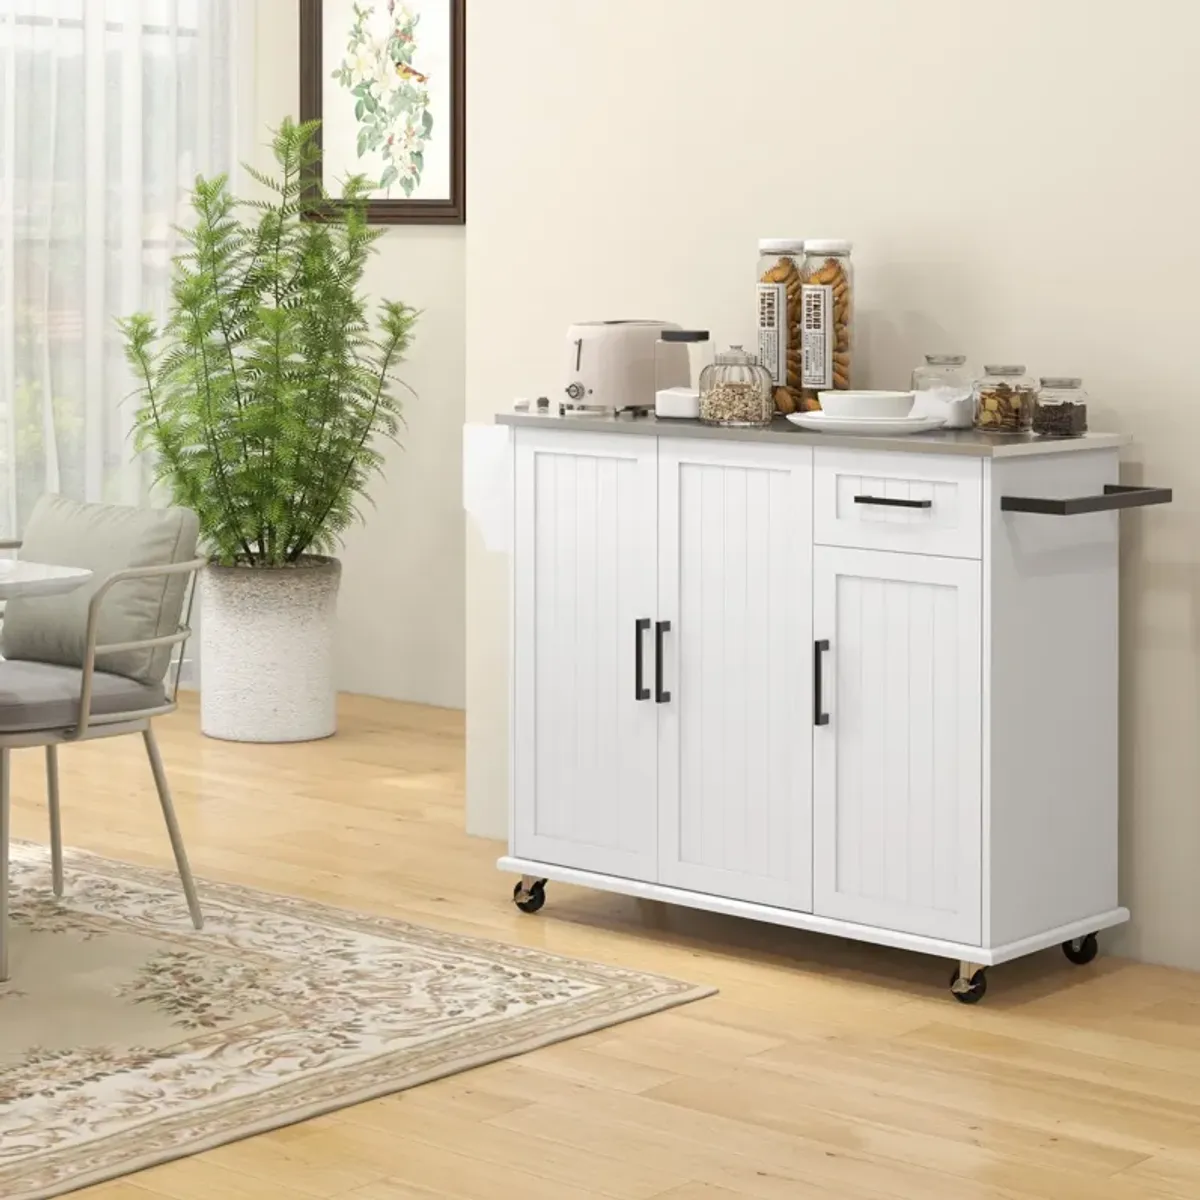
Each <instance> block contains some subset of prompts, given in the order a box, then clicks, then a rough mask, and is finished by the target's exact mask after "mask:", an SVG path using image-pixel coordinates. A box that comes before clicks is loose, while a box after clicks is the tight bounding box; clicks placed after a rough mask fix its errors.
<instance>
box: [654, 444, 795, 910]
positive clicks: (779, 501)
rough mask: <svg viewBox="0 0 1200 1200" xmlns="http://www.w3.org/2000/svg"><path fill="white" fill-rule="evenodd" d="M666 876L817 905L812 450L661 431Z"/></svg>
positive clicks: (689, 884) (662, 866) (662, 873)
mask: <svg viewBox="0 0 1200 1200" xmlns="http://www.w3.org/2000/svg"><path fill="white" fill-rule="evenodd" d="M658 505H659V507H658V519H659V612H660V615H661V617H662V618H663V619H665V620H668V621H670V624H671V628H670V632H669V633H667V634H666V636H665V638H664V670H665V689H666V690H667V691H669V692H670V696H671V698H670V700H669V701H668V702H665V703H662V704H659V705H658V710H659V792H658V795H659V814H660V817H659V877H660V879H661V881H662V882H663V883H666V884H671V885H673V886H676V887H681V888H687V889H689V890H692V891H697V892H705V893H708V894H712V895H718V896H729V897H734V898H736V899H741V900H750V901H757V902H759V903H762V904H773V905H778V906H780V907H784V908H790V909H795V910H799V911H811V908H812V810H811V805H810V801H811V788H812V757H811V755H812V632H811V603H812V600H811V598H812V567H811V563H812V454H811V451H810V450H808V449H807V448H806V447H801V446H789V447H786V448H785V447H777V446H759V445H750V444H740V443H738V442H734V441H729V442H706V441H702V440H698V439H686V440H685V439H669V438H664V439H662V441H661V442H660V443H659V492H658Z"/></svg>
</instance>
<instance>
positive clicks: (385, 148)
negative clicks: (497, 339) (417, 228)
mask: <svg viewBox="0 0 1200 1200" xmlns="http://www.w3.org/2000/svg"><path fill="white" fill-rule="evenodd" d="M466 17H467V14H466V0H300V119H301V120H302V121H309V120H314V119H315V120H319V121H320V122H321V133H320V137H321V146H322V157H323V166H322V170H323V173H324V177H325V184H326V186H327V187H328V188H329V190H330V191H331V192H336V191H337V180H339V179H344V178H345V177H346V176H348V175H365V176H366V177H367V179H368V180H369V181H370V182H371V183H373V184H375V186H374V188H373V189H372V191H371V194H370V203H369V216H370V219H371V220H372V221H380V222H390V223H394V224H409V223H413V224H416V223H434V222H436V223H442V224H447V225H461V224H462V223H463V222H464V221H465V220H466V176H467V170H466V167H467V161H466V160H467V150H466V91H467V87H466V37H467V34H466Z"/></svg>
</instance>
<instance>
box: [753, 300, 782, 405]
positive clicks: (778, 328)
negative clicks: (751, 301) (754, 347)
mask: <svg viewBox="0 0 1200 1200" xmlns="http://www.w3.org/2000/svg"><path fill="white" fill-rule="evenodd" d="M787 341H788V339H787V286H786V284H782V283H760V284H759V285H758V361H759V362H760V363H762V365H763V366H764V367H766V368H767V370H768V371H770V372H771V382H772V383H773V384H774V385H775V386H776V387H782V386H783V385H784V384H785V383H787Z"/></svg>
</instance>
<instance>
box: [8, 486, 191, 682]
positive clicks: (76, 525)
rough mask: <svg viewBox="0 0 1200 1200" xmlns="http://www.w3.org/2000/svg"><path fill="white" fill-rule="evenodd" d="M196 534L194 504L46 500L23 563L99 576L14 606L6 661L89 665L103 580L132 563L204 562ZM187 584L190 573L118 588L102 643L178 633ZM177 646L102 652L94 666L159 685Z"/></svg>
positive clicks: (36, 514) (32, 524)
mask: <svg viewBox="0 0 1200 1200" xmlns="http://www.w3.org/2000/svg"><path fill="white" fill-rule="evenodd" d="M198 531H199V523H198V521H197V519H196V514H195V513H194V512H191V511H190V510H189V509H186V508H126V507H124V506H122V505H116V504H81V503H79V502H78V501H76V500H68V499H66V498H65V497H63V496H43V497H42V498H41V499H40V500H39V501H38V502H37V505H36V506H35V508H34V510H33V515H32V516H31V517H30V519H29V527H28V529H27V530H26V531H25V540H24V544H23V545H22V547H21V557H22V558H27V559H30V560H31V561H33V562H43V563H53V564H54V565H56V566H61V567H86V568H87V569H89V570H91V571H93V572H94V578H92V579H90V580H89V581H88V582H87V583H86V584H85V585H84V586H83V587H81V588H76V589H75V591H73V592H66V593H65V594H63V595H61V596H38V597H28V598H26V599H23V600H21V599H17V600H10V601H9V602H8V606H7V609H6V610H5V614H4V626H3V630H2V631H0V654H2V655H3V656H4V657H5V658H6V659H25V660H29V661H33V662H43V663H58V664H59V665H61V666H64V667H81V666H83V655H84V649H85V646H86V641H87V639H86V628H87V608H88V601H89V600H90V599H91V598H92V594H93V593H94V592H95V590H96V589H97V588H98V587H99V586H100V584H101V583H103V582H104V580H105V579H106V578H107V577H108V576H109V575H111V574H112V573H113V572H114V571H120V570H122V569H124V568H125V567H149V566H167V565H169V564H171V563H178V562H187V561H188V560H189V559H192V558H194V557H195V556H196V538H197V536H198ZM187 580H188V577H187V576H186V575H175V576H170V577H165V578H164V577H156V578H151V579H131V580H127V581H125V582H123V583H118V584H116V585H115V586H114V587H113V588H112V589H111V590H110V591H109V592H108V593H107V594H106V595H105V597H104V600H103V601H102V603H101V607H100V624H99V628H98V631H97V639H96V642H97V645H104V644H105V643H106V642H108V643H115V642H136V641H141V640H143V639H144V638H151V637H161V636H162V635H163V634H168V633H174V632H175V630H176V628H178V625H179V615H180V612H181V610H182V608H183V598H184V594H185V592H186V590H187ZM171 649H172V648H171V647H170V646H162V647H159V648H156V649H151V650H128V651H125V652H124V653H120V654H98V655H97V656H96V666H97V668H98V669H102V670H104V671H108V672H110V673H112V674H114V675H125V676H128V677H129V678H130V679H136V680H139V681H140V682H142V683H150V684H154V683H160V682H161V681H162V679H163V677H164V676H165V675H166V673H167V668H168V666H170V662H171Z"/></svg>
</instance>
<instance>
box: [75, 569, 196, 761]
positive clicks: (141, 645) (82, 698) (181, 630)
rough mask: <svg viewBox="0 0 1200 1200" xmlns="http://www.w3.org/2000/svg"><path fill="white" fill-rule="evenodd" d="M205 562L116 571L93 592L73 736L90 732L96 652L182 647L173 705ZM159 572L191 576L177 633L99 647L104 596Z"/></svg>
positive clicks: (89, 605) (157, 574)
mask: <svg viewBox="0 0 1200 1200" xmlns="http://www.w3.org/2000/svg"><path fill="white" fill-rule="evenodd" d="M206 562H208V559H206V558H193V559H191V560H189V561H188V562H181V563H167V564H165V565H164V566H153V567H126V568H125V569H124V570H122V571H114V572H113V573H112V574H111V575H108V576H106V577H105V579H104V581H103V582H102V583H101V584H100V586H99V587H98V588H97V589H96V590H95V591H94V592H93V593H92V598H91V599H90V600H89V601H88V613H87V628H86V633H85V644H84V651H83V677H82V679H81V680H80V683H79V719H78V721H77V722H76V725H75V730H74V733H73V734H72V737H74V738H81V737H83V735H84V734H85V733H86V732H87V728H88V721H89V720H90V718H91V708H92V676H93V675H94V674H95V672H96V655H97V654H101V653H104V652H106V651H107V652H115V651H122V650H149V649H152V648H155V647H158V646H179V647H180V651H179V666H178V668H177V669H176V671H175V682H174V685H173V687H172V688H171V692H170V697H169V698H170V701H171V703H172V704H174V702H175V697H176V695H177V694H178V692H179V674H180V671H181V670H182V669H183V645H184V643H186V642H187V640H188V638H189V637H191V633H192V631H191V629H190V628H189V626H188V622H189V621H190V620H191V614H192V599H193V597H194V596H195V591H196V581H195V574H196V572H197V571H198V570H200V568H201V567H202V566H204V565H205V563H206ZM160 575H161V576H171V575H190V576H192V580H191V586H190V588H189V591H188V595H187V600H186V602H185V605H184V615H183V622H182V624H181V625H180V626H179V627H178V629H176V631H175V632H174V633H164V634H160V635H159V636H158V637H152V638H142V639H140V640H138V641H135V642H111V643H109V644H108V645H104V646H98V645H97V644H96V635H97V631H98V629H99V625H100V606H101V604H102V603H103V602H104V597H105V596H107V595H108V593H109V592H110V591H111V590H112V589H113V588H114V587H115V586H116V585H117V584H118V583H124V582H125V581H126V580H129V579H150V578H153V577H155V576H160ZM168 670H169V669H168Z"/></svg>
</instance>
